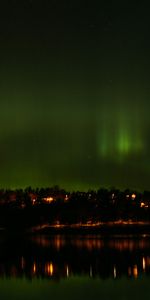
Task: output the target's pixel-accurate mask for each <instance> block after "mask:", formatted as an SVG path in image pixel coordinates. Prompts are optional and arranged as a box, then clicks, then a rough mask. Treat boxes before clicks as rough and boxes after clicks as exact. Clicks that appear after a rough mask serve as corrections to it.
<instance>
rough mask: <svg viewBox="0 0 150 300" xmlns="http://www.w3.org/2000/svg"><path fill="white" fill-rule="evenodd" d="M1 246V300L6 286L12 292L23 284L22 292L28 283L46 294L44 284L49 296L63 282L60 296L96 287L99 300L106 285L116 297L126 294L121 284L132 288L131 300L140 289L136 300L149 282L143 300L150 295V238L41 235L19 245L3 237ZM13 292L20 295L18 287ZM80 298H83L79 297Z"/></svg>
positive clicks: (20, 241) (60, 287) (0, 242)
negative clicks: (133, 293)
mask: <svg viewBox="0 0 150 300" xmlns="http://www.w3.org/2000/svg"><path fill="white" fill-rule="evenodd" d="M0 246H1V247H0V287H2V289H0V296H1V293H2V291H3V293H5V292H6V290H5V288H4V286H5V282H7V285H8V286H9V287H10V290H11V286H12V285H13V286H18V282H19V286H20V288H21V286H22V289H24V285H28V284H30V287H31V286H32V287H34V285H37V287H36V289H37V290H38V289H39V288H40V291H41V290H43V286H46V287H45V290H47V293H48V294H47V296H48V295H49V293H50V291H49V289H55V286H57V285H58V284H59V289H60V294H59V293H58V294H59V296H58V297H61V293H63V292H64V289H66V288H67V289H68V293H73V291H74V285H76V284H77V286H78V289H79V290H80V289H81V294H82V293H84V292H85V291H84V290H83V288H84V289H85V286H86V285H88V286H91V288H92V287H93V286H94V289H95V291H94V293H95V297H97V295H99V296H102V294H101V292H102V291H103V288H104V286H105V287H106V292H107V293H108V291H107V288H110V287H111V289H112V293H114V295H115V299H117V295H118V293H121V290H120V287H121V285H122V289H123V288H124V284H125V282H126V284H127V285H128V286H131V291H129V290H128V293H129V294H128V298H130V292H131V294H132V290H133V289H134V288H135V287H136V289H139V288H140V290H139V293H138V294H137V298H136V299H140V298H138V297H139V294H140V293H141V290H143V286H144V285H145V284H146V286H145V289H144V290H143V292H142V293H143V295H142V298H143V299H144V295H146V293H147V292H146V291H148V292H150V287H149V286H150V284H149V283H150V277H149V275H150V238H149V236H141V237H137V238H133V237H131V236H130V237H127V236H126V237H125V236H124V237H123V238H118V237H113V238H104V237H103V238H102V237H100V236H97V235H96V236H94V235H84V236H63V235H54V236H38V235H37V236H32V237H30V238H26V239H20V238H19V239H16V240H15V241H14V240H13V239H10V238H5V239H1V240H0ZM25 282H26V284H25ZM141 282H142V283H143V285H141ZM81 283H82V284H81ZM107 285H108V287H107ZM100 287H101V290H100ZM115 287H116V289H117V290H116V291H114V288H115ZM27 290H28V288H26V291H27ZM32 291H33V290H32ZM65 291H66V290H65ZM117 291H118V292H117ZM119 291H120V292H119ZM125 291H126V290H125ZM51 292H52V291H51ZM13 293H14V294H15V288H14V290H13ZM17 293H18V288H17ZM56 293H57V292H56ZM107 293H106V294H107ZM126 293H127V291H126ZM69 295H70V294H69ZM5 296H6V295H5ZM47 296H45V297H47ZM80 296H81V295H78V298H79V299H80V298H81V297H80ZM15 297H16V295H15ZM41 297H42V296H40V293H39V294H38V296H37V299H42V298H41ZM66 297H67V296H66ZM68 297H70V296H68ZM88 297H89V294H87V299H88ZM91 297H92V295H91ZM1 298H2V297H1ZM5 298H6V297H5ZM32 298H33V299H34V297H32ZM82 298H83V295H82ZM15 299H17V298H15ZM29 299H30V298H29ZM55 299H57V296H56V295H55ZM68 299H69V298H68ZM72 299H73V298H72ZM103 299H105V295H103ZM118 299H121V297H120V298H119V297H118ZM123 299H126V298H125V297H124V298H123Z"/></svg>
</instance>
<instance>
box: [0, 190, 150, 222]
mask: <svg viewBox="0 0 150 300" xmlns="http://www.w3.org/2000/svg"><path fill="white" fill-rule="evenodd" d="M119 220H124V221H150V191H144V192H143V193H139V192H136V191H131V190H129V189H126V190H124V191H121V190H119V189H116V188H111V189H106V188H100V189H98V190H89V191H88V192H80V191H75V192H68V191H66V190H64V189H61V188H60V187H59V186H54V187H50V188H36V189H33V188H31V187H28V188H26V189H17V190H4V189H1V190H0V227H1V228H2V227H3V228H13V227H17V228H24V227H25V228H27V227H32V226H36V225H42V224H45V223H46V224H50V225H59V224H67V225H71V224H87V225H89V226H90V224H91V225H92V224H94V223H96V222H109V221H119Z"/></svg>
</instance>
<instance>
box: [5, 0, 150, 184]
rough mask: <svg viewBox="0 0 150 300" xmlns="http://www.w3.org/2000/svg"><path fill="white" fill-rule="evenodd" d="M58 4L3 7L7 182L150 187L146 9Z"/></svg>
mask: <svg viewBox="0 0 150 300" xmlns="http://www.w3.org/2000/svg"><path fill="white" fill-rule="evenodd" d="M50 2H51V3H50ZM50 2H49V1H45V2H44V4H43V2H41V1H34V0H33V1H21V3H20V1H12V5H11V7H10V4H8V3H6V4H5V3H3V2H2V4H1V7H0V11H1V19H0V25H1V27H0V28H1V45H0V50H1V58H0V62H1V68H0V186H1V187H11V188H16V187H25V186H28V185H32V186H51V185H53V184H58V185H60V186H63V187H65V188H68V189H71V190H73V189H88V188H97V187H100V186H106V187H109V186H113V185H114V186H116V187H120V188H126V187H129V188H138V189H149V188H150V183H149V178H150V164H149V162H150V158H149V151H150V135H149V130H150V120H149V109H150V104H149V103H150V102H149V99H150V90H149V81H150V77H149V69H150V60H149V51H150V44H149V40H148V39H147V37H148V36H149V29H150V21H149V15H148V9H147V8H148V7H146V6H145V5H144V4H143V3H140V2H139V3H137V4H136V7H135V6H132V5H131V3H130V1H126V3H120V1H114V2H113V3H112V2H111V1H105V3H103V1H102V2H101V1H94V2H93V3H92V4H90V2H89V1H87V2H86V4H85V3H84V1H83V2H82V1H76V2H74V1H72V2H71V3H70V4H68V2H67V1H64V3H63V2H62V1H58V0H57V1H50ZM56 2H57V3H56ZM100 2H101V3H100ZM56 4H57V5H56Z"/></svg>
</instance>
